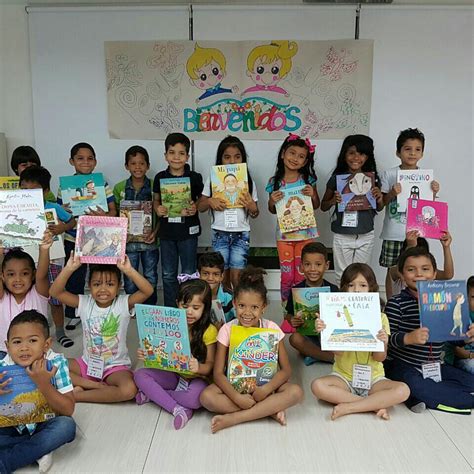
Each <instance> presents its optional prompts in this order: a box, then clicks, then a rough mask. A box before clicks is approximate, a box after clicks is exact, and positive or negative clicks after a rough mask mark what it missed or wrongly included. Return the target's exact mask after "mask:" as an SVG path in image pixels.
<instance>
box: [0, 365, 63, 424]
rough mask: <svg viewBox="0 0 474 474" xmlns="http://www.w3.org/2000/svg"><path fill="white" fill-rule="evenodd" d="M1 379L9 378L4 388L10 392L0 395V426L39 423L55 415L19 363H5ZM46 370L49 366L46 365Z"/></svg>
mask: <svg viewBox="0 0 474 474" xmlns="http://www.w3.org/2000/svg"><path fill="white" fill-rule="evenodd" d="M0 370H1V372H6V373H5V375H4V376H3V380H6V379H9V378H11V381H10V382H9V383H8V385H6V387H5V389H8V390H11V392H10V393H6V394H4V395H0V428H5V427H7V426H18V425H20V424H26V423H41V422H42V421H47V420H50V419H51V418H54V417H55V414H54V412H53V411H52V410H51V408H50V407H49V405H48V403H47V401H46V398H45V397H44V395H43V394H42V393H41V392H40V391H39V390H38V387H37V386H36V384H35V383H34V382H33V380H31V378H30V376H29V375H28V374H27V372H26V369H25V368H24V367H21V366H19V365H5V366H3V367H1V368H0ZM48 370H50V368H49V367H48Z"/></svg>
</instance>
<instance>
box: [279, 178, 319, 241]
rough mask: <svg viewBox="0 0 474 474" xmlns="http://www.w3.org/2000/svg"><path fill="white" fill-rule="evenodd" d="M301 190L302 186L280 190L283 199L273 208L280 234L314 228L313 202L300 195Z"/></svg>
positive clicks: (307, 197)
mask: <svg viewBox="0 0 474 474" xmlns="http://www.w3.org/2000/svg"><path fill="white" fill-rule="evenodd" d="M303 188H304V186H293V187H290V188H282V189H280V191H281V192H282V193H283V194H284V197H283V198H282V199H280V200H279V201H278V202H277V203H276V205H275V207H276V212H277V218H278V225H279V226H280V231H281V232H282V233H286V232H294V231H296V230H304V229H310V228H312V227H316V218H315V217H314V210H313V202H312V201H311V197H310V196H306V195H304V194H303V193H302V190H303Z"/></svg>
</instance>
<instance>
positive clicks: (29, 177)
mask: <svg viewBox="0 0 474 474" xmlns="http://www.w3.org/2000/svg"><path fill="white" fill-rule="evenodd" d="M50 186H51V174H50V173H49V171H48V170H47V169H46V168H43V167H42V166H29V167H28V168H26V169H25V170H24V171H22V173H21V174H20V188H21V189H42V190H43V198H44V208H45V210H47V209H54V210H55V211H56V215H57V218H58V223H57V224H50V225H48V230H49V231H50V232H51V233H52V234H53V235H61V234H64V233H65V232H67V231H68V230H71V229H73V228H74V227H75V225H76V220H75V219H74V218H73V217H72V216H71V214H69V212H66V211H65V210H64V209H63V208H62V207H61V206H60V205H59V204H58V203H56V202H49V201H47V196H48V194H49V193H50V192H51V188H50ZM63 265H64V259H62V258H57V259H54V260H52V261H51V262H50V264H49V268H48V279H49V283H52V282H53V281H54V279H55V278H56V277H57V276H58V275H59V273H60V272H61V269H62V268H63ZM49 305H50V307H51V316H52V318H53V322H54V326H55V337H56V340H57V341H58V342H59V344H61V346H63V347H66V348H68V347H72V346H73V345H74V341H73V340H72V339H70V338H69V337H68V336H66V333H65V332H64V307H63V305H62V303H60V302H59V301H58V300H55V299H54V298H50V299H49Z"/></svg>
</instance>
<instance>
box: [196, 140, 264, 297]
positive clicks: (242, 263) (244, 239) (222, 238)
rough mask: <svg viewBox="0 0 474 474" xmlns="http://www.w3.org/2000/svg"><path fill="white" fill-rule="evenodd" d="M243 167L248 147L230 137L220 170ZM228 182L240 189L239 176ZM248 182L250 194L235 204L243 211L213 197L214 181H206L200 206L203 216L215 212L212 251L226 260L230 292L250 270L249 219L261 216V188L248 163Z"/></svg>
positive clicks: (220, 154)
mask: <svg viewBox="0 0 474 474" xmlns="http://www.w3.org/2000/svg"><path fill="white" fill-rule="evenodd" d="M241 163H247V152H246V150H245V146H244V144H243V143H242V142H241V141H240V140H239V139H238V138H237V137H233V136H230V135H229V136H227V137H226V138H224V139H223V140H222V141H221V142H220V143H219V146H218V148H217V156H216V166H218V165H235V164H241ZM226 179H229V180H232V183H233V185H234V186H233V188H234V189H236V188H235V184H236V183H237V181H236V178H235V176H233V175H228V177H226ZM247 182H248V189H249V190H248V192H245V193H238V192H237V193H235V196H236V198H235V200H236V202H235V204H238V205H240V206H241V207H238V208H232V209H227V206H226V201H225V200H224V199H221V198H219V197H217V196H214V197H213V196H212V190H211V181H210V178H208V179H207V180H206V182H205V184H204V190H203V192H202V196H201V199H199V202H198V209H199V211H200V212H205V211H207V210H210V211H211V214H212V224H211V228H212V248H213V249H214V250H215V251H216V252H220V253H221V254H222V256H223V257H224V265H225V278H224V282H225V285H226V286H227V287H228V288H231V287H235V286H237V283H238V281H239V275H240V272H241V271H242V269H243V268H245V267H246V266H247V258H248V252H249V248H250V222H249V216H250V217H251V218H252V219H255V218H256V217H257V216H258V213H259V211H258V205H257V201H258V196H257V187H256V185H255V182H254V180H253V179H252V177H251V176H250V171H249V170H248V163H247ZM231 202H232V201H231Z"/></svg>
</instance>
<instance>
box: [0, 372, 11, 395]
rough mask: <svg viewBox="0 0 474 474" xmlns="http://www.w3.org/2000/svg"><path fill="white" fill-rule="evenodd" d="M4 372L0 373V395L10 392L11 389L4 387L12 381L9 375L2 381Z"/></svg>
mask: <svg viewBox="0 0 474 474" xmlns="http://www.w3.org/2000/svg"><path fill="white" fill-rule="evenodd" d="M5 374H6V372H2V373H1V374H0V380H2V382H0V395H6V394H7V393H11V390H9V389H8V388H5V387H6V386H7V385H8V384H9V383H10V382H11V381H12V379H11V377H10V378H8V379H6V380H4V381H3V377H5Z"/></svg>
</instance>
